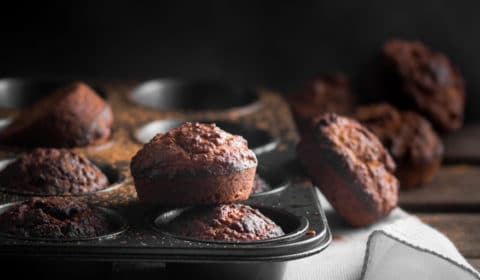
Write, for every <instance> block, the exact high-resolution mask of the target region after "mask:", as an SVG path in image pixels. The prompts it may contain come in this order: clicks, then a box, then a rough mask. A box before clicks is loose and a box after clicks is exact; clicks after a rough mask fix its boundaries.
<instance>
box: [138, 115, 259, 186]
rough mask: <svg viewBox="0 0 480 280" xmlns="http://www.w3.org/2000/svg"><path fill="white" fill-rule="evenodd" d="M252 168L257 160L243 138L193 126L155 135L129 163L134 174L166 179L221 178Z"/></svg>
mask: <svg viewBox="0 0 480 280" xmlns="http://www.w3.org/2000/svg"><path fill="white" fill-rule="evenodd" d="M256 166H257V158H256V157H255V154H254V153H253V151H252V150H250V149H248V145H247V141H246V140H245V139H244V138H243V137H241V136H237V135H232V134H230V133H227V132H225V131H223V130H221V129H220V128H218V127H217V126H216V125H215V124H202V123H197V122H194V123H192V122H186V123H184V124H182V125H181V126H180V127H178V128H174V129H172V130H170V131H168V132H166V133H164V134H157V135H156V136H155V137H154V138H153V139H152V140H150V142H149V143H147V144H145V145H144V146H143V148H142V149H140V151H138V153H137V154H136V155H135V156H134V157H133V158H132V163H131V169H132V173H134V174H141V175H143V176H166V177H173V176H189V175H191V176H196V175H202V174H207V175H208V174H213V175H225V174H229V173H230V172H236V171H241V170H244V169H248V168H252V167H256Z"/></svg>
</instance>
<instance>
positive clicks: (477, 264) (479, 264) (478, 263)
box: [468, 259, 480, 271]
mask: <svg viewBox="0 0 480 280" xmlns="http://www.w3.org/2000/svg"><path fill="white" fill-rule="evenodd" d="M468 262H469V263H470V264H471V265H472V266H473V268H475V269H476V270H478V271H480V259H468Z"/></svg>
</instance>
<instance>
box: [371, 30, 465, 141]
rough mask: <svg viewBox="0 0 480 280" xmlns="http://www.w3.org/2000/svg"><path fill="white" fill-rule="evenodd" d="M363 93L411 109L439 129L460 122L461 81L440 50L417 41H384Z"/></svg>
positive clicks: (455, 126) (445, 129)
mask: <svg viewBox="0 0 480 280" xmlns="http://www.w3.org/2000/svg"><path fill="white" fill-rule="evenodd" d="M372 67H373V69H372V73H371V76H370V77H369V78H368V80H369V82H368V88H367V91H366V93H367V94H373V95H374V96H375V98H376V99H377V101H388V102H390V103H392V104H393V105H395V106H397V107H398V108H400V109H406V110H414V111H416V112H418V113H420V114H422V115H423V116H425V117H426V118H427V119H429V120H430V121H431V122H432V124H433V125H434V127H435V128H436V129H438V130H439V131H441V132H452V131H455V130H457V129H459V128H460V127H461V126H462V124H463V116H464V106H465V83H464V80H463V77H462V75H461V74H460V72H459V71H458V69H457V68H456V67H454V66H453V64H452V63H451V61H450V59H449V58H448V57H447V56H446V55H445V54H443V53H440V52H435V51H432V50H431V49H430V48H428V47H427V46H426V45H424V44H423V43H421V42H418V41H405V40H399V39H392V40H388V41H386V42H385V44H384V45H383V47H382V49H381V51H380V54H379V55H378V56H377V58H376V60H375V61H374V63H373V66H372Z"/></svg>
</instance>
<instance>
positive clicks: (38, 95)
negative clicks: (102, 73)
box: [0, 78, 105, 109]
mask: <svg viewBox="0 0 480 280" xmlns="http://www.w3.org/2000/svg"><path fill="white" fill-rule="evenodd" d="M68 82H70V80H58V79H20V78H6V79H0V108H3V109H23V108H26V107H28V106H30V105H32V104H34V103H35V102H37V101H39V100H40V99H42V98H43V97H45V96H47V95H49V94H50V93H52V92H53V91H55V90H56V89H58V88H61V87H62V86H64V85H66V84H68ZM94 89H95V90H96V92H97V93H98V94H99V95H100V96H101V97H103V98H105V93H104V92H103V91H102V90H99V89H98V88H95V87H94Z"/></svg>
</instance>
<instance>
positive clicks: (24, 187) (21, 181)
mask: <svg viewBox="0 0 480 280" xmlns="http://www.w3.org/2000/svg"><path fill="white" fill-rule="evenodd" d="M108 185H109V181H108V178H107V176H106V175H105V174H104V173H103V172H102V171H101V170H100V169H99V168H98V167H97V166H95V165H94V164H93V163H92V162H90V161H89V160H88V159H87V158H86V157H84V156H82V155H79V154H76V153H74V152H70V151H68V150H64V149H36V150H34V151H33V152H31V153H27V154H23V155H21V156H19V157H18V158H17V159H15V160H14V161H13V162H12V163H10V164H9V165H7V166H6V167H5V168H4V169H3V170H2V171H0V188H1V189H2V190H5V191H11V192H15V193H23V194H33V195H77V194H83V193H89V192H95V191H98V190H101V189H104V188H106V187H107V186H108Z"/></svg>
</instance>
